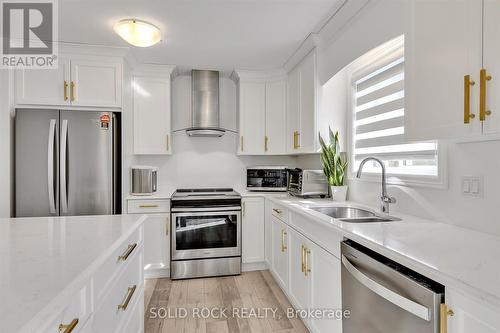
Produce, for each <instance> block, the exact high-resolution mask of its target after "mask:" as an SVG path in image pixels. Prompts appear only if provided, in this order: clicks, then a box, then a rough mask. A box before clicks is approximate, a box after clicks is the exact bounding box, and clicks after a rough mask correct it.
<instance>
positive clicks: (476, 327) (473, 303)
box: [446, 288, 500, 333]
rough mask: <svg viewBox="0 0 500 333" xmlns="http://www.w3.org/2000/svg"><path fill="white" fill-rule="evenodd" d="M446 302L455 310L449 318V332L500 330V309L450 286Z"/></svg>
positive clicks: (465, 332) (483, 332) (490, 332)
mask: <svg viewBox="0 0 500 333" xmlns="http://www.w3.org/2000/svg"><path fill="white" fill-rule="evenodd" d="M446 304H447V305H448V308H449V309H450V310H451V311H453V315H452V316H448V318H447V319H448V333H472V332H481V333H499V332H500V309H498V308H497V309H494V308H493V307H491V306H490V305H487V304H484V303H482V302H480V301H477V300H474V299H472V298H471V297H469V296H465V295H463V294H462V293H461V292H460V291H457V290H453V289H449V288H446Z"/></svg>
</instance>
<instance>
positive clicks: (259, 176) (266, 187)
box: [247, 166, 288, 192]
mask: <svg viewBox="0 0 500 333" xmlns="http://www.w3.org/2000/svg"><path fill="white" fill-rule="evenodd" d="M287 183H288V168H287V167H286V166H255V167H248V168H247V191H270V192H271V191H274V192H286V189H287Z"/></svg>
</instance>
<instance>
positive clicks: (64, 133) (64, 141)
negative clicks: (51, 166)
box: [60, 119, 68, 213]
mask: <svg viewBox="0 0 500 333" xmlns="http://www.w3.org/2000/svg"><path fill="white" fill-rule="evenodd" d="M67 149H68V120H67V119H64V120H63V121H62V129H61V158H60V160H61V163H60V170H61V180H60V183H61V210H62V212H63V213H67V212H68V187H67V186H68V184H67V170H66V168H67V165H66V159H67Z"/></svg>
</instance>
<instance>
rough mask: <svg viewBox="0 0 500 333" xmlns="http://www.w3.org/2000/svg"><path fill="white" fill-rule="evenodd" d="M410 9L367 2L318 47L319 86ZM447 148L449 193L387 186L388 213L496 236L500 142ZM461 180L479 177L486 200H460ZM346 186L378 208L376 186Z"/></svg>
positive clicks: (399, 30)
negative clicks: (392, 199) (390, 199)
mask: <svg viewBox="0 0 500 333" xmlns="http://www.w3.org/2000/svg"><path fill="white" fill-rule="evenodd" d="M409 8H410V7H409V0H400V1H395V0H372V1H370V3H369V4H368V5H367V6H365V7H364V8H363V9H362V10H361V11H360V12H359V13H358V15H357V16H356V17H354V18H353V19H351V20H350V22H349V23H348V24H347V25H346V26H345V27H344V28H343V29H341V30H340V32H338V33H337V34H336V35H335V36H334V37H333V38H332V39H331V42H330V43H329V44H328V45H323V46H322V47H321V48H320V52H319V54H318V63H319V66H318V69H319V76H320V81H321V82H322V83H324V82H327V81H328V80H329V79H330V78H331V77H332V76H333V75H334V74H335V73H337V72H338V71H339V70H340V69H342V68H343V67H344V66H346V65H348V64H349V63H350V62H352V61H353V60H355V59H356V58H358V57H359V56H361V55H363V54H364V53H366V52H367V51H369V50H370V49H372V48H374V47H376V46H378V45H380V44H382V43H384V42H387V41H389V40H391V39H393V38H395V37H397V36H399V35H401V34H403V33H404V32H405V31H406V24H407V22H408V20H409ZM344 140H345V139H344ZM448 146H449V147H448V182H449V186H448V188H446V189H433V188H424V187H404V186H389V192H390V194H391V195H393V196H395V197H396V198H397V200H398V202H397V203H396V204H394V205H392V210H393V211H399V212H404V213H408V214H412V215H416V216H421V217H424V218H429V219H433V220H437V221H442V222H445V223H449V224H454V225H458V226H463V227H467V228H470V229H475V230H479V231H483V232H488V233H493V234H496V235H500V218H499V216H500V205H499V204H498V198H499V197H500V172H499V170H500V142H499V141H492V142H478V143H468V144H455V143H450V144H449V145H448ZM297 164H298V166H299V167H303V168H320V167H321V165H320V162H319V157H318V156H317V155H313V156H306V157H299V158H298V161H297ZM462 176H481V177H483V178H484V184H485V187H484V196H483V197H481V198H474V197H470V196H464V195H462V193H461V177H462ZM349 186H350V188H349V198H350V199H351V200H354V201H358V202H361V203H365V204H368V205H374V206H378V204H379V201H380V199H379V198H380V183H379V182H367V181H360V180H350V181H349Z"/></svg>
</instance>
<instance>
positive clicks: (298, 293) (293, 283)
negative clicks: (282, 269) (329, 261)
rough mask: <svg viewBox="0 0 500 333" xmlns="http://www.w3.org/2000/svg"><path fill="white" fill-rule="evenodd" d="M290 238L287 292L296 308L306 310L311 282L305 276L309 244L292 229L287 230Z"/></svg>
mask: <svg viewBox="0 0 500 333" xmlns="http://www.w3.org/2000/svg"><path fill="white" fill-rule="evenodd" d="M288 236H289V237H290V240H289V242H290V270H289V274H290V276H289V283H290V286H289V291H290V298H291V301H292V303H293V305H295V307H296V308H299V309H307V308H309V305H310V296H311V282H310V275H306V270H307V268H306V267H305V266H306V260H307V259H306V256H307V257H308V258H309V259H310V258H311V253H310V252H309V253H307V251H308V248H309V251H310V247H309V246H308V245H309V242H308V241H307V240H306V238H304V237H303V236H302V235H300V234H299V233H298V232H296V231H294V230H293V229H291V228H289V229H288Z"/></svg>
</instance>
